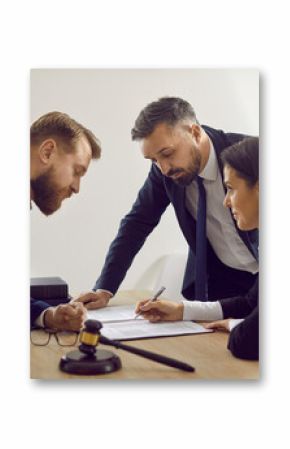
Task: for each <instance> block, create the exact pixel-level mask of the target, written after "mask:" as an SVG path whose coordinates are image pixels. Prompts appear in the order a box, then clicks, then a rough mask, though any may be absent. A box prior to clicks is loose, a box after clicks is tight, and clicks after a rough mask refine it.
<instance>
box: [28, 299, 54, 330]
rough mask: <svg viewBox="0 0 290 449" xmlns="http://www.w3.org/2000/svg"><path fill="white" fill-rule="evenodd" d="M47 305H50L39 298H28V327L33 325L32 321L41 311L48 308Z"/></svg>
mask: <svg viewBox="0 0 290 449" xmlns="http://www.w3.org/2000/svg"><path fill="white" fill-rule="evenodd" d="M48 307H50V305H49V304H47V303H46V302H44V301H41V300H39V299H33V298H30V327H33V323H34V321H35V320H36V318H37V317H38V316H39V315H40V314H41V312H43V311H44V310H46V309H48Z"/></svg>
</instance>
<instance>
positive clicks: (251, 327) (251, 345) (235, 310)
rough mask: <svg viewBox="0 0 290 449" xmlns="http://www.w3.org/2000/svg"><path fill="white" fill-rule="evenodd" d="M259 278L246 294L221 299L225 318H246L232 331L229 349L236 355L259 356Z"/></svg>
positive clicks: (255, 357) (243, 356) (249, 357)
mask: <svg viewBox="0 0 290 449" xmlns="http://www.w3.org/2000/svg"><path fill="white" fill-rule="evenodd" d="M258 302H259V279H258V278H257V279H256V282H255V284H254V285H253V287H252V288H251V289H250V290H249V292H248V293H247V294H246V295H245V296H237V297H234V298H226V299H222V300H220V303H221V306H222V309H223V315H224V318H245V319H244V321H242V322H241V323H240V324H238V325H237V326H236V327H235V328H234V329H233V330H232V331H231V333H230V336H229V340H228V349H229V350H230V351H231V352H232V354H233V355H234V356H235V357H238V358H241V359H248V360H258V358H259V305H258Z"/></svg>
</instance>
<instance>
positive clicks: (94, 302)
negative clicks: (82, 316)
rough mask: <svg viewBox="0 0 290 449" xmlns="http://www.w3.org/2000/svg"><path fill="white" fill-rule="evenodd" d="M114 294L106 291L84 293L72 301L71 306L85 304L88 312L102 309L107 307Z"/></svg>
mask: <svg viewBox="0 0 290 449" xmlns="http://www.w3.org/2000/svg"><path fill="white" fill-rule="evenodd" d="M112 296H113V295H112V293H109V292H107V291H104V290H97V291H96V292H94V291H89V292H86V293H82V294H81V295H79V296H78V297H77V298H74V299H72V301H71V304H77V303H80V304H83V305H84V306H85V307H86V308H87V309H88V310H93V309H100V308H101V307H106V306H107V305H108V302H109V300H110V299H111V298H112Z"/></svg>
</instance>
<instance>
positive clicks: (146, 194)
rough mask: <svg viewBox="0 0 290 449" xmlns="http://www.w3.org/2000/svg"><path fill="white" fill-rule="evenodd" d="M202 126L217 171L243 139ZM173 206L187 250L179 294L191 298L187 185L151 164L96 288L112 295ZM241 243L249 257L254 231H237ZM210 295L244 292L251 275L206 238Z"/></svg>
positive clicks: (192, 261)
mask: <svg viewBox="0 0 290 449" xmlns="http://www.w3.org/2000/svg"><path fill="white" fill-rule="evenodd" d="M203 129H204V130H205V132H206V133H207V134H208V136H209V137H210V139H211V140H212V142H213V145H214V148H215V151H216V154H217V158H218V161H219V166H220V170H221V172H222V166H221V162H220V157H219V156H220V153H221V151H222V150H223V149H224V148H226V147H228V146H230V145H232V144H233V143H235V142H238V141H240V140H242V139H243V138H245V136H243V135H240V134H225V133H224V132H223V131H218V130H214V129H212V128H209V127H207V126H204V127H203ZM170 203H171V204H172V205H173V207H174V210H175V214H176V218H177V220H178V224H179V227H180V229H181V231H182V233H183V235H184V237H185V239H186V241H187V243H188V247H189V254H188V261H187V266H186V270H185V276H184V282H183V290H182V293H183V295H184V296H185V297H186V298H187V299H194V272H195V269H194V267H195V226H196V223H195V220H194V219H193V217H192V216H191V214H190V213H189V212H188V210H187V209H186V206H185V188H184V187H180V186H178V185H177V184H175V183H174V182H173V181H172V180H171V179H170V178H167V177H165V176H163V175H162V173H161V172H160V170H159V169H158V168H157V167H156V166H155V165H153V164H152V167H151V170H150V172H149V174H148V177H147V179H146V181H145V183H144V185H143V187H142V188H141V189H140V191H139V193H138V196H137V199H136V201H135V203H134V204H133V206H132V209H131V211H130V212H129V213H128V214H127V215H126V216H125V217H124V218H123V220H122V221H121V223H120V227H119V231H118V234H117V236H116V238H115V239H114V241H113V242H112V243H111V245H110V248H109V251H108V254H107V257H106V261H105V264H104V267H103V269H102V272H101V275H100V277H99V279H98V280H97V282H96V284H95V286H94V290H96V289H97V288H103V289H107V290H110V291H111V292H112V293H115V292H116V291H117V290H118V288H119V285H120V284H121V282H122V280H123V279H124V277H125V275H126V272H127V270H128V269H129V267H130V266H131V264H132V262H133V259H134V257H135V255H136V254H137V253H138V251H139V250H140V249H141V247H142V246H143V244H144V242H145V240H146V238H147V236H148V235H149V234H150V233H151V232H152V231H153V229H154V228H155V226H157V224H158V223H159V221H160V218H161V216H162V214H163V212H164V211H165V209H166V208H167V206H168V205H169V204H170ZM237 232H238V233H239V234H240V236H241V238H242V239H243V241H244V243H245V245H246V246H247V247H248V249H249V251H251V252H252V254H253V255H255V254H256V247H257V243H258V242H257V233H255V232H250V233H248V232H242V231H239V230H238V229H237ZM207 261H208V265H207V267H208V295H209V299H210V300H211V299H212V300H216V299H217V298H225V297H231V296H236V295H239V294H244V293H246V292H247V291H248V290H249V288H250V287H251V286H252V284H253V282H254V280H255V276H253V275H252V274H250V273H248V272H244V271H239V270H234V269H232V268H229V267H227V266H226V265H224V264H223V263H222V262H221V261H220V260H219V259H218V258H217V256H216V255H215V253H214V251H213V249H212V247H211V245H210V244H209V242H208V254H207Z"/></svg>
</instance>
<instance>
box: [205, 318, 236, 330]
mask: <svg viewBox="0 0 290 449" xmlns="http://www.w3.org/2000/svg"><path fill="white" fill-rule="evenodd" d="M230 320H231V318H228V319H227V320H219V321H213V322H212V323H207V324H205V325H204V327H205V328H206V329H223V330H225V331H227V332H230V326H229V324H230Z"/></svg>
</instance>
